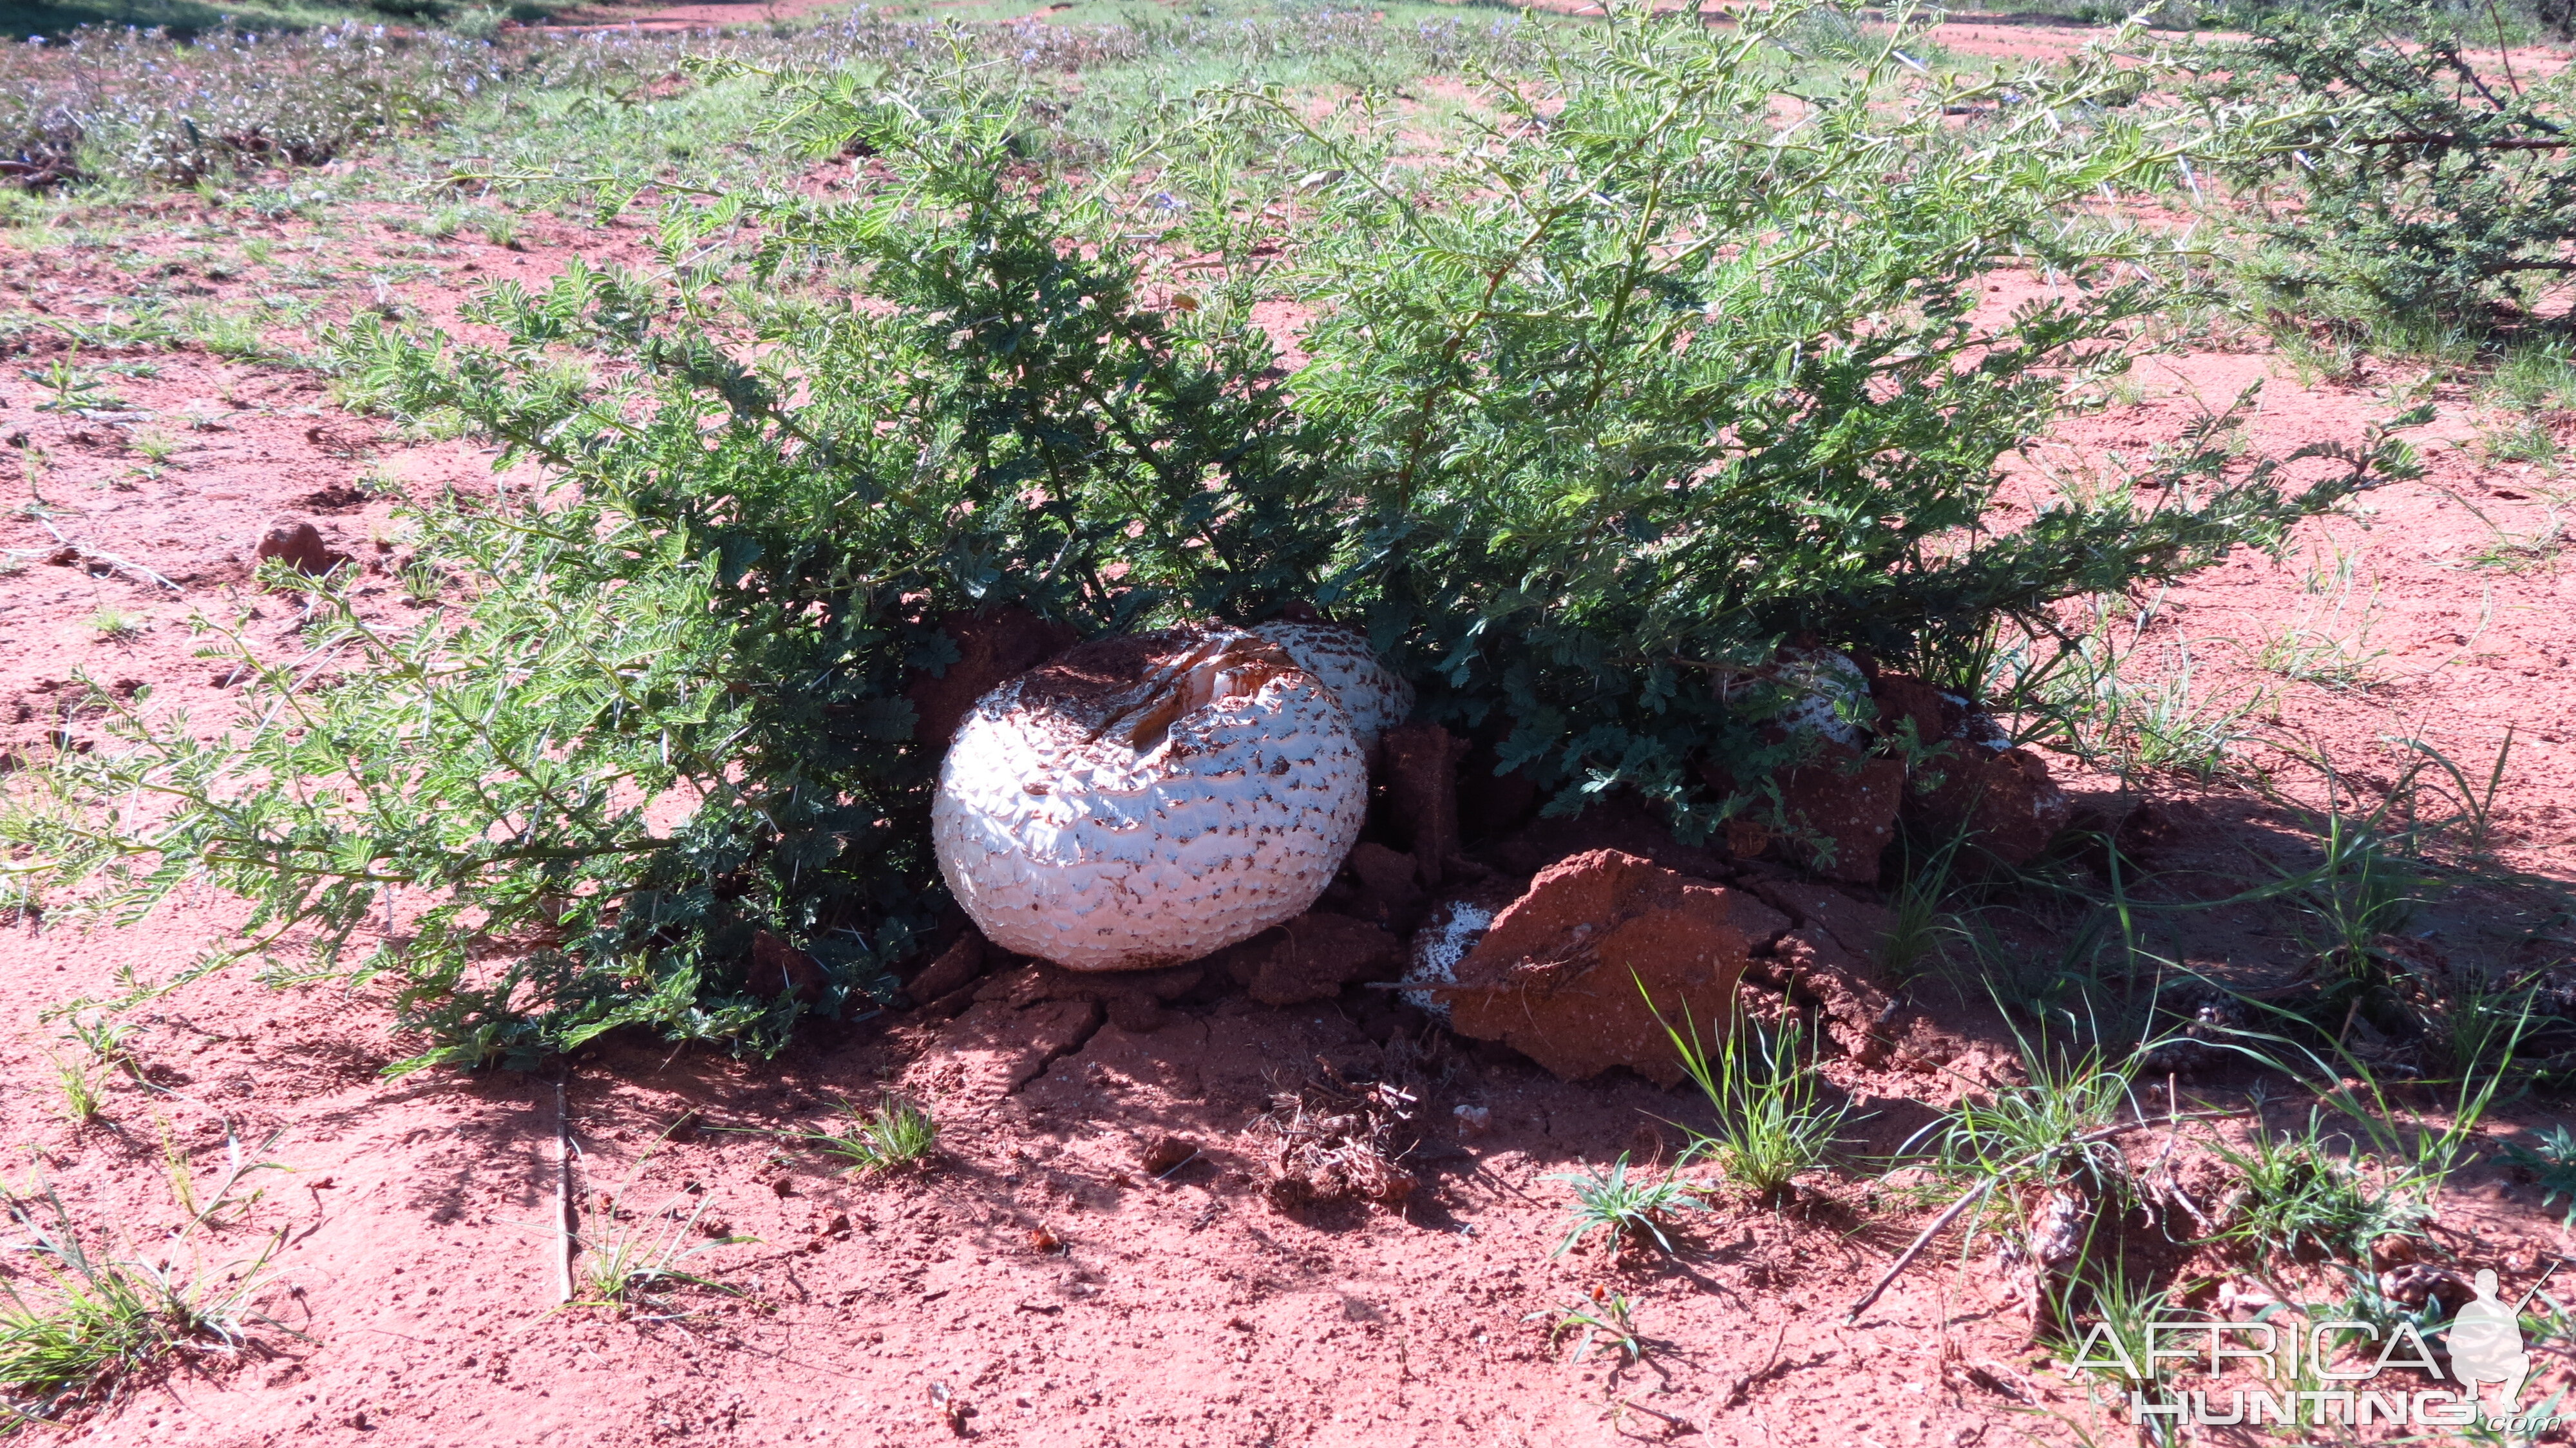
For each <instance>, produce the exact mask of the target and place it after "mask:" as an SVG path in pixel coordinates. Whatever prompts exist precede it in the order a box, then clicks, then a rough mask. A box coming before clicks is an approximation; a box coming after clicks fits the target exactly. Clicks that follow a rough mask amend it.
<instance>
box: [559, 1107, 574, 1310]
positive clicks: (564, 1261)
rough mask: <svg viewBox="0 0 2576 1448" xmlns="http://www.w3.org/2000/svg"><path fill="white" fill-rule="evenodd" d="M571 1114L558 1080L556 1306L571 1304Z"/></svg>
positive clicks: (572, 1244) (572, 1241)
mask: <svg viewBox="0 0 2576 1448" xmlns="http://www.w3.org/2000/svg"><path fill="white" fill-rule="evenodd" d="M573 1250H574V1240H573V1232H572V1116H571V1114H570V1113H569V1112H567V1111H566V1110H565V1109H564V1083H562V1082H561V1081H557V1082H556V1083H555V1305H556V1306H558V1307H569V1306H571V1305H572V1254H573Z"/></svg>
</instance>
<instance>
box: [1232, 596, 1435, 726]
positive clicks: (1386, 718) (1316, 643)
mask: <svg viewBox="0 0 2576 1448" xmlns="http://www.w3.org/2000/svg"><path fill="white" fill-rule="evenodd" d="M1250 631H1251V632H1252V633H1253V634H1255V635H1258V636H1259V637H1261V638H1265V639H1268V640H1270V641H1271V642H1272V643H1274V644H1277V645H1278V646H1279V647H1281V648H1283V649H1286V650H1287V651H1288V657H1289V658H1291V659H1293V660H1295V661H1296V664H1297V667H1298V668H1301V669H1303V670H1305V671H1306V672H1307V673H1310V674H1312V675H1314V676H1315V677H1316V678H1318V679H1321V680H1323V681H1324V687H1326V688H1328V689H1330V690H1332V691H1333V696H1334V697H1335V698H1337V699H1339V700H1341V701H1342V707H1343V708H1345V709H1348V710H1349V711H1350V713H1351V727H1352V728H1353V729H1354V730H1356V731H1357V732H1358V734H1359V740H1360V748H1361V749H1363V750H1368V749H1374V748H1376V747H1377V741H1378V738H1379V736H1381V735H1383V734H1385V733H1386V731H1388V730H1389V729H1392V728H1394V727H1395V726H1396V725H1398V724H1401V723H1403V722H1404V721H1405V718H1406V716H1408V715H1410V714H1411V713H1412V712H1413V686H1412V685H1411V684H1409V683H1406V682H1405V681H1404V678H1403V676H1402V675H1400V674H1398V673H1396V672H1395V671H1394V670H1393V669H1390V668H1388V667H1387V666H1386V664H1385V662H1384V661H1383V660H1381V659H1379V658H1378V656H1377V652H1376V651H1375V650H1373V649H1371V648H1370V647H1369V644H1368V636H1367V635H1366V634H1363V633H1361V632H1359V631H1358V630H1357V629H1349V628H1344V627H1342V626H1341V625H1339V624H1330V623H1294V622H1290V621H1288V620H1285V619H1282V620H1279V621H1276V622H1273V623H1265V624H1256V625H1254V626H1253V628H1252V629H1251V630H1250Z"/></svg>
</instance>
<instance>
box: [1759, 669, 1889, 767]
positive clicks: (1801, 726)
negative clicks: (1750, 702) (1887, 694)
mask: <svg viewBox="0 0 2576 1448" xmlns="http://www.w3.org/2000/svg"><path fill="white" fill-rule="evenodd" d="M1777 677H1778V679H1779V680H1780V682H1781V683H1783V684H1787V685H1789V686H1791V687H1792V688H1795V689H1796V690H1798V692H1799V695H1800V697H1799V699H1798V702H1796V703H1794V704H1791V705H1790V706H1789V707H1788V708H1786V709H1783V710H1781V711H1780V713H1779V714H1778V715H1776V716H1774V717H1773V719H1772V722H1773V723H1775V724H1778V725H1779V726H1781V727H1782V728H1784V729H1787V730H1788V731H1789V732H1790V733H1792V734H1822V735H1823V736H1825V737H1826V738H1827V739H1830V740H1832V741H1833V742H1835V743H1836V744H1847V745H1851V746H1854V747H1858V745H1859V744H1860V726H1859V725H1858V724H1856V723H1854V722H1853V720H1854V718H1855V717H1857V716H1858V715H1859V714H1860V712H1861V710H1860V707H1859V706H1860V701H1862V700H1864V699H1866V698H1868V697H1869V675H1867V674H1865V673H1863V672H1861V667H1860V665H1859V664H1857V663H1854V662H1853V661H1852V658H1851V656H1850V655H1849V654H1844V653H1838V652H1836V651H1835V650H1833V649H1783V650H1781V651H1780V663H1779V667H1778V673H1777Z"/></svg>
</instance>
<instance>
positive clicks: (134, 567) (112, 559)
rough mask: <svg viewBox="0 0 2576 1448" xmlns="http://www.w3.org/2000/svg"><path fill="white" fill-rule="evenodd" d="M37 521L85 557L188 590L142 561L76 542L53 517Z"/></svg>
mask: <svg viewBox="0 0 2576 1448" xmlns="http://www.w3.org/2000/svg"><path fill="white" fill-rule="evenodd" d="M36 521H37V522H39V523H42V524H43V525H44V526H45V531H46V532H48V533H51V534H53V535H54V541H55V542H57V543H60V544H62V545H63V546H64V547H66V548H70V549H73V550H74V551H76V552H78V553H79V554H80V556H82V557H83V558H95V559H97V560H98V561H99V562H101V563H104V564H106V565H107V566H109V567H110V568H121V569H124V570H125V571H126V572H128V573H131V574H134V575H136V576H138V577H141V578H144V579H148V580H150V581H151V582H154V583H157V584H160V585H161V586H162V587H163V588H166V589H168V590H170V591H171V592H172V593H185V592H187V591H188V590H186V589H184V588H181V587H180V586H179V585H177V584H175V583H172V582H171V581H170V580H169V579H166V578H164V577H162V576H161V575H160V574H158V573H155V572H153V571H152V570H151V569H149V568H146V567H144V566H143V565H142V564H140V563H132V562H128V561H127V560H125V559H122V558H119V557H117V556H116V555H115V554H113V553H106V552H102V551H100V550H99V549H96V548H93V547H91V546H90V545H88V544H87V543H81V542H76V541H74V540H73V539H70V538H66V537H64V536H63V530H62V529H60V528H57V527H55V526H54V520H53V519H51V518H46V517H41V516H39V517H38V518H37V519H36Z"/></svg>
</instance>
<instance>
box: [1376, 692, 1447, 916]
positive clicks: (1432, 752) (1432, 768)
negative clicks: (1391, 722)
mask: <svg viewBox="0 0 2576 1448" xmlns="http://www.w3.org/2000/svg"><path fill="white" fill-rule="evenodd" d="M1378 750H1379V754H1378V758H1379V761H1380V765H1381V770H1382V773H1383V775H1384V777H1385V780H1386V797H1387V809H1388V812H1389V813H1390V815H1392V817H1393V818H1394V821H1395V826H1396V829H1397V831H1398V832H1399V833H1401V834H1402V835H1403V836H1404V839H1405V842H1406V844H1407V845H1408V846H1410V848H1411V850H1412V852H1413V860H1414V867H1415V870H1416V872H1417V874H1418V876H1419V878H1420V880H1421V882H1422V885H1423V887H1424V888H1425V889H1432V890H1436V889H1438V888H1439V887H1440V883H1441V881H1443V880H1444V879H1446V878H1447V877H1448V874H1447V872H1448V867H1449V861H1450V859H1451V858H1452V857H1453V856H1455V855H1456V854H1457V853H1458V762H1459V761H1460V760H1462V759H1464V758H1466V756H1467V742H1466V741H1465V740H1463V739H1460V738H1458V737H1457V736H1455V735H1453V734H1451V733H1450V732H1449V731H1448V730H1446V729H1443V728H1441V727H1440V726H1439V725H1437V724H1405V725H1399V726H1398V727H1396V728H1393V729H1390V730H1388V731H1386V738H1385V740H1384V741H1383V742H1381V743H1380V744H1379V745H1378Z"/></svg>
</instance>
